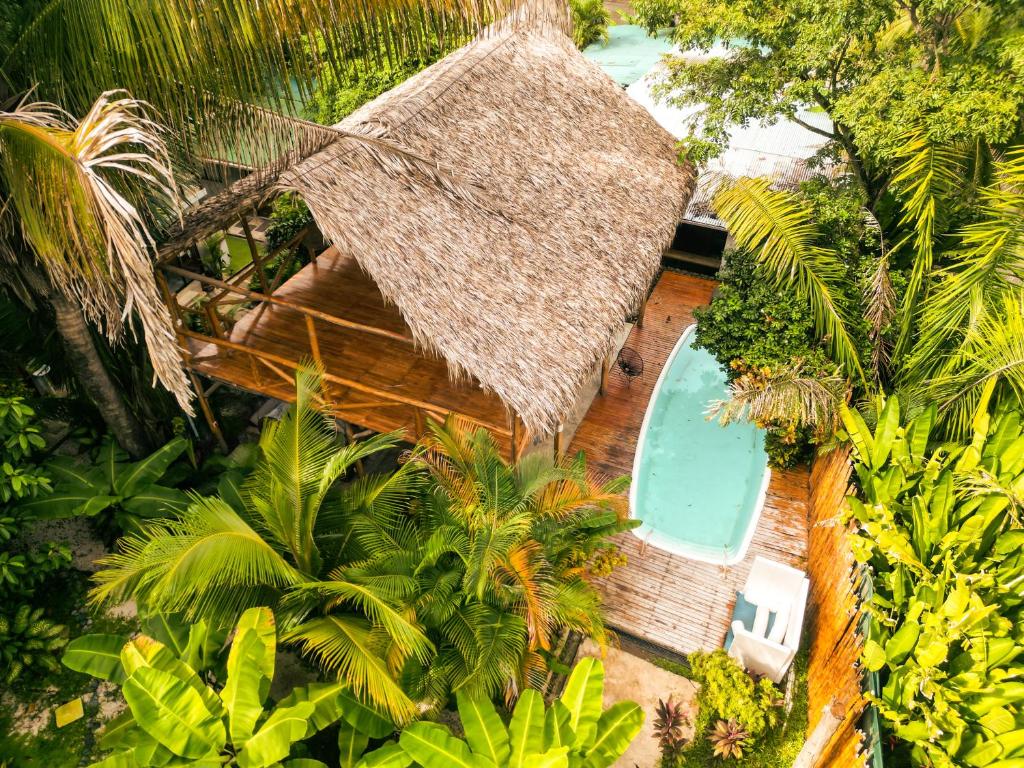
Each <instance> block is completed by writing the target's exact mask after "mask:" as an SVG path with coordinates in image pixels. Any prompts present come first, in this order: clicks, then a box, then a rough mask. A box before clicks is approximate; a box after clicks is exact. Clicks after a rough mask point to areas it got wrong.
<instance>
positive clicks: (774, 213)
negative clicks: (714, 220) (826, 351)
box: [714, 178, 867, 386]
mask: <svg viewBox="0 0 1024 768" xmlns="http://www.w3.org/2000/svg"><path fill="white" fill-rule="evenodd" d="M714 206H715V210H716V212H717V213H718V216H719V217H720V218H721V219H722V221H724V222H725V223H726V225H727V226H728V229H729V231H730V232H731V233H732V235H733V237H734V238H735V239H736V242H737V243H739V244H740V245H741V246H742V247H744V248H746V249H748V250H750V251H751V252H753V253H755V254H756V255H757V258H758V261H759V263H760V264H761V265H762V266H763V267H764V268H765V269H766V271H767V272H768V274H769V275H770V276H771V278H772V279H773V280H774V281H775V283H776V284H777V285H780V286H781V285H787V284H791V285H793V287H795V288H796V290H797V291H798V292H799V293H800V294H801V295H802V296H803V297H804V298H805V299H806V300H807V301H808V303H809V304H810V307H811V312H812V314H813V316H814V322H815V326H816V328H817V330H818V333H820V334H821V335H822V336H823V337H826V338H827V340H828V344H829V347H830V348H831V350H832V353H833V355H835V359H836V361H837V362H839V363H841V364H843V365H844V366H845V367H846V369H847V370H848V371H850V372H852V373H854V374H855V375H856V376H857V377H858V378H860V380H861V381H862V382H864V384H865V386H867V378H866V376H865V374H864V369H863V367H862V366H861V362H860V356H859V355H858V352H857V345H856V344H855V343H854V341H853V338H852V336H851V334H850V331H849V327H848V312H847V308H846V306H845V301H844V299H843V296H842V294H841V292H840V291H839V287H838V286H839V285H840V283H841V281H842V280H843V276H844V272H843V265H842V263H841V262H840V260H839V257H838V256H837V254H836V253H835V252H834V251H833V250H831V249H829V248H824V247H822V246H820V245H818V243H819V242H821V233H820V232H818V230H817V228H816V227H815V225H814V223H813V221H812V219H811V213H810V211H809V210H808V209H807V207H806V206H804V205H803V204H802V203H801V202H800V201H799V200H798V199H797V198H796V197H795V196H793V195H792V194H790V193H789V192H785V191H777V190H773V189H771V187H770V186H769V183H768V181H767V180H765V179H749V178H741V179H738V180H737V181H735V182H734V183H732V184H728V185H723V187H722V188H721V189H720V190H719V191H718V193H717V194H716V195H715V201H714Z"/></svg>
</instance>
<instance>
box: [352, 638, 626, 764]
mask: <svg viewBox="0 0 1024 768" xmlns="http://www.w3.org/2000/svg"><path fill="white" fill-rule="evenodd" d="M603 689H604V666H603V665H602V664H601V662H600V661H598V660H597V659H593V658H585V659H582V660H580V662H579V663H577V665H576V667H575V668H574V669H573V671H572V673H571V674H570V676H569V680H568V682H567V683H566V686H565V690H564V691H563V693H562V695H561V697H560V698H559V699H558V700H557V701H554V702H553V703H552V704H551V706H550V707H548V708H547V709H546V710H545V707H544V699H543V697H541V695H540V694H539V693H538V692H537V691H535V690H532V689H530V690H525V691H523V693H522V695H521V696H520V697H519V700H518V702H517V703H516V706H515V709H513V711H512V719H511V721H510V722H509V724H508V726H507V727H506V725H505V723H504V722H502V720H501V718H500V717H499V716H498V713H497V712H496V711H495V709H494V705H493V704H491V702H490V700H489V699H487V698H486V697H483V696H469V695H466V694H464V693H460V694H459V695H458V697H457V700H458V707H459V714H460V716H461V720H462V727H463V729H464V731H465V734H466V735H465V738H464V739H460V738H456V737H455V736H453V735H452V734H451V731H450V730H449V729H448V728H446V727H445V726H442V725H438V724H436V723H427V722H417V723H412V724H411V725H407V726H406V727H405V728H404V729H403V730H402V733H401V735H400V736H399V738H398V743H397V744H388V745H385V746H384V747H382V748H380V749H379V750H376V751H375V752H371V753H370V754H368V755H367V756H366V758H365V759H364V760H363V761H362V762H360V763H359V766H361V767H362V766H365V767H366V768H369V767H370V766H375V765H384V764H387V765H408V764H409V763H410V762H414V763H415V764H416V765H420V766H424V768H449V767H450V766H455V765H466V766H468V765H472V766H478V768H492V767H493V768H502V767H503V766H510V767H513V768H519V767H522V768H525V767H526V766H538V768H539V766H551V768H568V766H570V765H586V766H590V767H591V768H609V766H611V765H613V764H614V763H615V761H616V760H618V759H619V757H621V756H622V754H623V753H624V752H625V751H626V749H627V748H628V747H629V745H630V742H632V740H633V739H634V738H635V737H636V735H637V733H639V732H640V728H641V726H642V725H643V722H644V713H643V710H642V709H641V708H640V706H639V705H638V704H636V703H635V702H632V701H620V702H617V703H615V704H613V705H612V706H611V707H609V708H608V709H606V710H604V711H602V695H603ZM399 755H402V757H401V758H399V757H398V756H399Z"/></svg>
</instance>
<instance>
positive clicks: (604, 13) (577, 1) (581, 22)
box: [569, 0, 612, 51]
mask: <svg viewBox="0 0 1024 768" xmlns="http://www.w3.org/2000/svg"><path fill="white" fill-rule="evenodd" d="M569 8H570V9H571V11H572V39H573V42H574V43H576V47H577V48H579V49H580V50H581V51H582V50H583V49H584V48H586V47H587V46H588V45H591V44H593V43H596V42H598V41H601V42H602V43H607V42H608V23H609V22H610V21H611V18H612V15H611V14H610V13H609V12H608V9H607V8H605V7H604V0H569Z"/></svg>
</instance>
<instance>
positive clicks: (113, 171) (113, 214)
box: [0, 89, 192, 413]
mask: <svg viewBox="0 0 1024 768" xmlns="http://www.w3.org/2000/svg"><path fill="white" fill-rule="evenodd" d="M97 90H99V89H97ZM95 92H97V91H94V92H93V93H95ZM0 175H2V176H3V182H4V185H5V186H6V188H7V191H8V194H9V204H10V205H11V207H12V208H13V210H15V211H16V212H17V217H18V219H19V223H20V229H21V232H22V234H23V236H24V240H25V241H26V242H27V243H28V245H29V246H30V247H31V249H32V252H33V253H34V255H35V256H36V258H37V259H38V261H39V263H40V264H41V265H42V266H43V268H44V269H45V271H46V273H47V275H48V277H49V279H50V282H51V283H52V284H53V286H54V288H56V289H57V290H58V291H60V292H61V293H63V294H64V295H65V296H67V297H69V298H71V299H73V300H74V301H76V302H77V303H78V304H80V305H81V307H82V310H83V312H84V313H85V315H86V317H87V318H88V319H89V320H91V321H92V322H94V323H96V324H97V325H98V326H99V327H100V328H101V329H102V330H103V332H104V333H105V334H106V335H107V337H108V338H109V339H110V340H111V341H112V342H115V343H116V342H118V341H120V340H121V339H122V338H123V335H124V331H125V325H126V323H125V320H126V318H128V319H131V318H132V317H133V314H134V315H135V316H137V317H138V318H139V320H140V321H141V324H142V330H143V333H144V337H145V342H146V346H147V348H148V350H149V356H150V360H151V361H152V363H153V370H154V372H155V374H156V376H157V378H158V379H159V380H160V381H161V383H163V385H164V386H165V387H167V389H168V390H170V391H171V392H172V393H173V394H174V396H175V397H176V398H177V400H178V403H179V404H180V405H181V407H182V408H184V409H185V410H186V411H187V412H188V413H192V408H191V405H190V400H191V396H192V395H191V390H190V388H189V385H188V381H187V379H186V377H185V372H184V370H183V369H182V365H181V357H180V354H179V352H178V347H177V341H176V340H175V337H174V333H173V331H172V327H171V318H170V315H169V313H168V310H167V308H166V307H165V306H164V304H163V301H162V300H161V298H160V296H159V292H158V289H157V286H156V283H155V281H154V278H153V271H152V262H151V260H152V257H153V254H154V252H155V249H156V244H155V242H154V240H153V237H152V235H151V234H150V229H151V226H152V221H151V220H150V218H149V217H150V216H152V215H153V213H155V212H160V211H164V212H165V213H171V214H177V212H178V211H179V209H180V202H179V200H178V196H177V191H176V184H175V180H174V175H173V172H172V170H171V163H170V160H169V157H168V152H167V147H166V145H165V142H164V134H163V131H162V130H161V129H160V128H159V126H157V124H156V123H154V122H153V121H152V120H151V119H150V117H149V114H148V106H147V105H146V104H145V103H144V102H141V101H137V100H135V99H131V98H128V97H127V96H126V95H125V94H124V92H119V91H109V92H106V93H103V95H102V96H100V97H99V98H98V99H97V100H96V101H95V102H93V103H92V104H91V107H90V108H89V110H88V114H87V115H86V116H85V117H84V118H82V120H81V121H76V120H75V119H74V118H72V117H71V116H70V115H69V114H67V113H66V112H64V111H62V110H61V109H59V108H58V107H56V106H54V105H52V104H46V103H33V104H22V105H21V106H19V107H18V108H16V109H15V110H14V111H12V112H0ZM140 187H144V188H145V190H146V195H147V196H148V198H149V199H148V205H147V210H146V211H145V212H143V211H141V210H140V209H139V207H138V204H139V199H133V196H132V195H131V193H130V190H133V189H138V188H140ZM138 197H139V198H141V197H142V195H141V194H140V195H139V196H138ZM7 204H8V201H4V205H7Z"/></svg>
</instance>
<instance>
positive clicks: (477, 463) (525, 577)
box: [412, 417, 635, 700]
mask: <svg viewBox="0 0 1024 768" xmlns="http://www.w3.org/2000/svg"><path fill="white" fill-rule="evenodd" d="M412 461H413V462H415V463H417V464H419V465H421V466H423V467H424V468H426V469H427V470H428V472H429V475H430V485H429V489H428V494H427V497H426V503H425V504H424V506H423V508H422V510H421V511H419V513H418V514H417V515H416V524H417V527H418V529H419V538H420V540H421V542H422V545H421V546H422V555H421V561H420V565H419V567H418V577H419V582H420V589H419V592H418V595H417V599H416V603H415V605H414V607H415V609H416V611H417V614H418V615H419V616H420V619H421V621H422V622H423V624H424V625H426V626H427V627H428V628H429V634H430V636H431V638H432V639H433V640H434V643H435V645H436V646H437V648H438V660H437V661H436V662H435V663H434V664H433V665H432V667H433V668H432V669H431V670H430V671H429V674H428V675H426V676H425V677H424V688H425V689H427V690H429V689H430V688H431V687H432V686H433V688H434V691H433V692H434V693H435V695H436V694H437V693H438V692H439V691H444V690H445V689H446V688H447V689H455V690H471V691H473V692H482V693H486V694H490V695H493V694H495V693H498V692H502V691H503V692H504V693H505V694H506V695H507V696H508V697H512V696H514V695H517V694H518V692H519V691H521V690H522V689H523V688H524V687H525V686H526V685H527V684H530V683H534V684H536V683H537V682H538V681H539V680H540V679H542V678H543V676H544V675H545V674H546V673H547V671H548V667H549V665H548V662H549V660H550V658H551V652H552V651H553V650H554V649H553V643H554V640H555V634H556V631H558V630H559V629H563V628H564V629H571V630H576V631H579V632H582V633H584V634H585V635H588V636H591V637H594V638H595V639H597V640H598V641H599V642H600V643H602V644H603V643H604V641H605V638H606V631H605V628H604V623H603V619H602V613H601V603H600V597H599V595H598V593H597V591H596V590H595V589H594V588H593V587H592V586H591V584H590V583H589V581H588V571H587V565H588V563H589V562H590V561H591V560H592V558H593V556H594V555H595V554H596V553H598V552H600V551H602V550H604V549H607V548H609V547H611V546H612V545H611V544H610V542H609V541H608V538H609V537H610V536H612V535H613V534H615V533H618V532H620V531H623V530H627V529H628V528H630V527H633V525H635V521H632V520H630V519H628V517H627V511H628V510H627V500H626V497H625V496H623V495H622V491H623V490H624V489H625V487H626V484H627V483H628V479H627V478H620V479H618V480H614V481H611V482H605V481H603V480H601V479H600V478H598V477H596V476H595V475H594V474H593V473H591V472H588V470H587V468H586V464H585V461H584V458H583V456H582V455H579V456H577V457H574V458H568V459H567V458H563V459H559V460H558V461H552V459H551V458H550V457H549V456H548V455H547V454H546V453H542V454H536V453H535V454H532V455H527V456H525V457H524V458H522V459H521V460H520V461H519V462H518V463H517V464H515V465H512V464H509V463H508V462H506V461H505V460H504V459H503V458H502V456H501V454H500V452H499V450H498V447H497V445H496V444H495V442H494V438H493V436H492V435H491V434H490V433H489V432H487V431H486V430H482V429H478V428H472V427H471V426H470V425H468V424H466V423H465V422H463V421H462V420H460V419H458V418H456V417H450V418H449V419H448V420H446V422H445V423H444V424H437V423H433V424H431V426H430V436H429V437H427V438H425V439H424V440H423V441H421V444H420V446H419V450H418V451H417V453H416V454H415V456H414V457H413V459H412ZM442 700H443V699H442Z"/></svg>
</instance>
